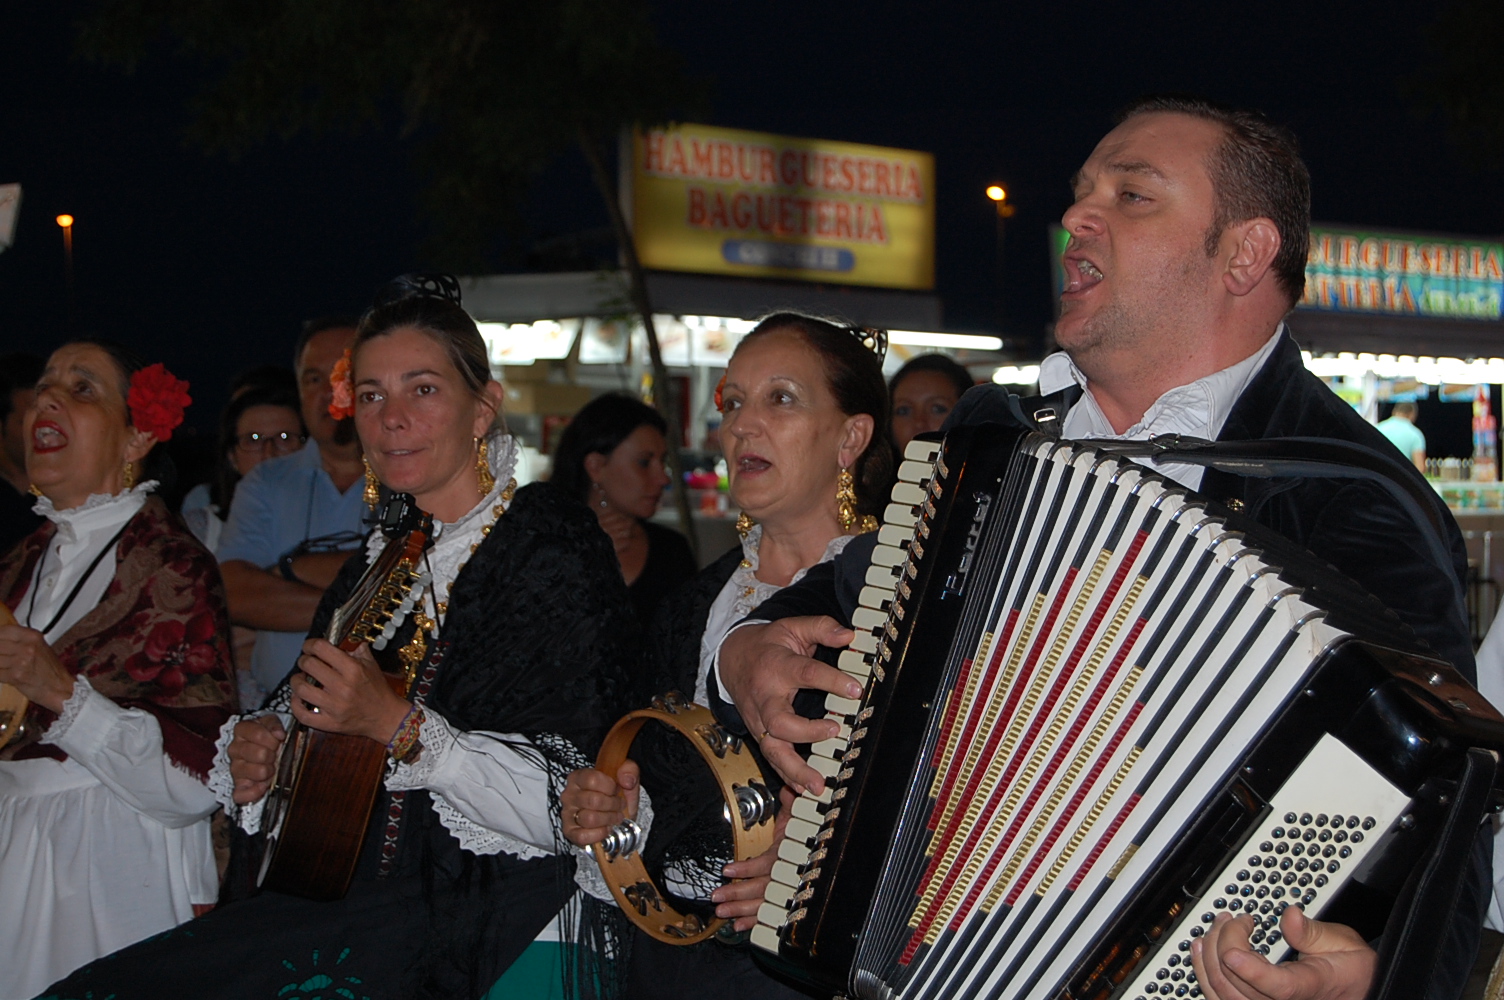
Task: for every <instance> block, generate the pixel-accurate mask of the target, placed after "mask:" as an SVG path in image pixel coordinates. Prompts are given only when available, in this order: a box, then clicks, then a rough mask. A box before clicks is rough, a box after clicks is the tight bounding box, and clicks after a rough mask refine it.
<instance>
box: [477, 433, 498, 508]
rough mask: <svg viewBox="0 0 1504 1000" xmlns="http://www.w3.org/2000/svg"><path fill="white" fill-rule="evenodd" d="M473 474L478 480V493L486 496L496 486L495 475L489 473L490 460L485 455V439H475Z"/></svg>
mask: <svg viewBox="0 0 1504 1000" xmlns="http://www.w3.org/2000/svg"><path fill="white" fill-rule="evenodd" d="M475 476H476V478H477V479H479V480H480V495H481V496H487V495H489V494H490V492H491V491H492V490H494V489H495V488H496V477H495V476H493V475H491V460H490V458H488V457H487V448H486V439H485V438H483V437H478V438H476V439H475Z"/></svg>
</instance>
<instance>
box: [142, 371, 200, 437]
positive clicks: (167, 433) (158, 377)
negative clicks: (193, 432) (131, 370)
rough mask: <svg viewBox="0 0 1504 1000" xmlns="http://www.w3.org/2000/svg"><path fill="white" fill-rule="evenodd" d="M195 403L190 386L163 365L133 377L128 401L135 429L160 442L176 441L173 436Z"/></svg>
mask: <svg viewBox="0 0 1504 1000" xmlns="http://www.w3.org/2000/svg"><path fill="white" fill-rule="evenodd" d="M192 402H193V397H192V396H190V395H188V383H187V382H184V381H183V380H182V379H180V378H178V377H177V376H176V375H174V374H172V372H170V371H168V370H167V366H166V365H163V364H161V363H160V362H159V363H157V364H154V365H148V366H147V367H145V368H142V369H141V370H140V371H138V372H136V373H135V374H134V375H132V376H131V388H130V391H129V392H128V393H127V394H126V397H125V403H126V405H127V406H129V407H130V411H131V426H132V427H134V428H136V430H138V431H144V432H145V433H147V434H154V435H156V438H157V440H158V441H170V440H172V432H173V431H174V430H176V429H177V428H178V427H179V426H180V425H181V424H182V423H183V411H184V410H186V409H188V406H189V404H191V403H192Z"/></svg>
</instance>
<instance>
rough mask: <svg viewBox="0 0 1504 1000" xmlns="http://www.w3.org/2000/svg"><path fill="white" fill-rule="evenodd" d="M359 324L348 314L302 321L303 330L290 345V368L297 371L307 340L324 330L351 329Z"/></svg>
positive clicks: (301, 361)
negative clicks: (294, 342) (296, 340)
mask: <svg viewBox="0 0 1504 1000" xmlns="http://www.w3.org/2000/svg"><path fill="white" fill-rule="evenodd" d="M358 325H359V320H356V319H352V318H351V317H349V316H320V317H319V318H318V319H309V320H304V321H303V330H302V332H301V333H299V334H298V342H297V343H296V344H293V345H292V369H293V371H294V372H297V371H298V365H300V364H302V363H303V348H305V347H307V346H308V342H309V341H310V340H312V339H313V338H314V337H316V336H318V335H319V334H321V333H323V332H324V331H325V330H353V329H355V328H356V327H357V326H358Z"/></svg>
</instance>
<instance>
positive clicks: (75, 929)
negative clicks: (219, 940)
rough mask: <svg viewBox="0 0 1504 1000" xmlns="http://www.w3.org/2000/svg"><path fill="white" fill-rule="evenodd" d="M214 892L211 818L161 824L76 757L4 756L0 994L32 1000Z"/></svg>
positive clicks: (3, 998)
mask: <svg viewBox="0 0 1504 1000" xmlns="http://www.w3.org/2000/svg"><path fill="white" fill-rule="evenodd" d="M217 895H218V875H217V872H216V870H215V866H214V849H213V845H212V843H211V841H210V834H209V821H208V820H207V819H205V820H201V821H199V822H195V823H192V824H190V825H189V826H186V827H183V828H181V829H170V828H168V827H165V826H163V825H162V824H161V823H158V822H157V821H156V820H153V819H150V818H148V817H146V816H143V815H142V814H141V813H139V812H137V811H136V810H135V809H133V808H131V807H130V806H129V805H127V804H126V803H125V802H124V801H122V800H121V799H120V798H118V797H116V796H115V795H114V794H112V793H111V792H110V790H109V789H107V788H106V787H105V786H104V785H102V784H101V783H100V782H99V780H98V779H97V778H95V777H94V776H93V775H92V774H90V773H89V772H88V771H87V770H86V769H85V768H84V767H83V766H82V765H80V764H77V763H75V762H74V761H72V760H67V761H56V760H21V761H7V762H3V763H0V1000H27V998H29V997H33V996H35V995H36V994H37V993H39V992H40V991H41V990H42V989H44V988H45V987H47V986H48V985H50V984H51V983H53V982H56V981H57V980H58V979H61V978H62V977H63V976H65V975H67V974H68V973H70V972H72V971H73V970H74V969H77V968H78V967H79V966H82V965H85V964H87V963H89V962H91V961H93V960H94V959H96V958H99V957H100V956H102V955H108V954H110V953H111V952H114V951H118V950H119V949H121V948H124V947H125V946H126V945H130V944H134V943H136V942H137V941H140V940H141V939H143V938H146V937H150V936H151V935H153V934H156V933H159V932H161V931H165V930H167V929H169V928H171V927H175V926H176V925H178V924H180V923H182V922H183V921H185V920H187V919H189V918H190V917H192V916H193V904H194V903H207V902H213V901H214V899H215V898H216V896H217Z"/></svg>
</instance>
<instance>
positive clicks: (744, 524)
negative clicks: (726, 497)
mask: <svg viewBox="0 0 1504 1000" xmlns="http://www.w3.org/2000/svg"><path fill="white" fill-rule="evenodd" d="M756 524H757V522H756V521H754V520H752V515H750V514H748V513H747V512H746V511H742V512H741V513H740V514H738V515H736V533H737V534H738V535H740V536H741V537H743V538H746V537H747V533H748V532H750V531H751V530H752V528H753V527H754V526H755V525H756Z"/></svg>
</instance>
